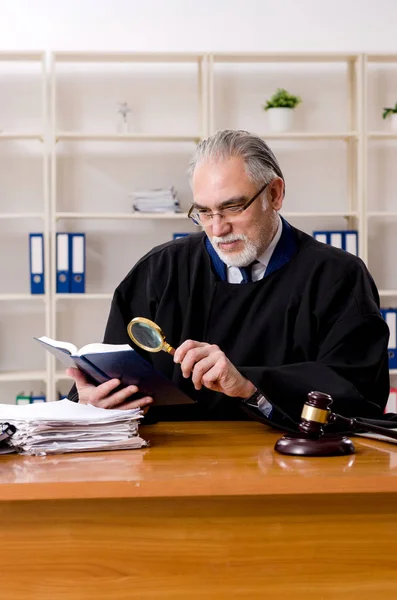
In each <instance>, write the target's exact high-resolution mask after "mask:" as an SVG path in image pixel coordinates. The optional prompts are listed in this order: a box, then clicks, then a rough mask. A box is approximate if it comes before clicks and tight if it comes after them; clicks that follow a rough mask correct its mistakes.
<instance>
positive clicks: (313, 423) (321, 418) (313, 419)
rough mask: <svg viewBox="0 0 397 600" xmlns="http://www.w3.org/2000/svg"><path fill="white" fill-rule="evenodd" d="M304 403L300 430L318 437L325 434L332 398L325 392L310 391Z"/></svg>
mask: <svg viewBox="0 0 397 600" xmlns="http://www.w3.org/2000/svg"><path fill="white" fill-rule="evenodd" d="M307 397H308V399H307V400H306V402H305V404H304V405H303V409H302V413H301V422H300V424H299V431H301V432H302V433H305V434H306V435H307V436H308V437H310V438H313V439H318V438H320V437H321V436H322V435H323V434H324V425H326V424H327V423H328V418H329V415H330V414H331V411H330V409H329V407H330V405H331V404H332V398H331V396H330V395H329V394H324V393H323V392H309V394H308V395H307Z"/></svg>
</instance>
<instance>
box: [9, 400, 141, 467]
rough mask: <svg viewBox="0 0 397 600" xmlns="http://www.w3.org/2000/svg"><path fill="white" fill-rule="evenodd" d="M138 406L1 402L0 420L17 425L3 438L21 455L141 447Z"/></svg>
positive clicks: (139, 411) (63, 401)
mask: <svg viewBox="0 0 397 600" xmlns="http://www.w3.org/2000/svg"><path fill="white" fill-rule="evenodd" d="M142 416H143V414H142V411H141V410H139V409H131V410H113V409H112V410H106V409H103V408H96V407H95V406H91V405H85V404H78V403H76V402H70V401H69V400H60V401H58V402H47V403H42V404H28V405H26V406H23V405H22V406H20V405H10V404H0V422H7V423H10V424H11V425H14V426H15V427H16V432H15V433H14V434H13V435H12V436H11V437H10V438H9V439H8V440H7V441H6V443H7V444H8V445H9V446H10V447H12V448H14V450H15V451H16V452H19V453H20V454H31V455H40V456H42V455H45V454H62V453H64V452H86V451H92V450H125V449H130V448H142V446H147V442H145V440H143V439H142V438H141V437H140V436H139V435H138V422H139V419H141V418H142Z"/></svg>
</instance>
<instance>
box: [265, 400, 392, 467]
mask: <svg viewBox="0 0 397 600" xmlns="http://www.w3.org/2000/svg"><path fill="white" fill-rule="evenodd" d="M331 404H332V397H331V396H330V395H329V394H325V393H324V392H310V393H309V394H308V399H307V401H306V402H305V404H304V406H303V409H302V413H301V421H300V423H299V431H300V432H301V434H303V435H300V434H299V433H297V434H289V435H286V436H284V437H282V438H281V439H280V440H278V442H277V443H276V445H275V450H277V452H280V453H281V454H293V455H299V456H336V455H341V454H352V453H353V452H355V448H354V445H353V442H352V441H351V440H350V439H349V438H347V437H346V436H344V435H340V434H339V435H338V434H328V433H326V432H325V430H324V429H325V427H326V425H328V424H332V423H335V424H337V425H343V428H344V429H345V431H348V432H351V433H354V432H355V431H359V430H362V431H370V432H374V433H380V434H382V435H387V436H388V437H390V438H394V439H397V431H396V430H395V429H390V428H389V427H395V426H397V423H391V422H387V421H385V426H380V425H377V424H374V423H372V422H371V421H370V420H367V419H364V418H360V417H355V418H351V419H349V418H347V417H342V415H338V414H336V413H333V412H331V410H330V408H329V407H330V406H331ZM386 423H387V424H388V425H389V427H387V426H386Z"/></svg>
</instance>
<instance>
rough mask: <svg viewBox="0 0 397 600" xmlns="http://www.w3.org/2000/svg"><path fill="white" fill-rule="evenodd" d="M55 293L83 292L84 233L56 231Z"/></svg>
mask: <svg viewBox="0 0 397 600" xmlns="http://www.w3.org/2000/svg"><path fill="white" fill-rule="evenodd" d="M56 254H57V293H58V294H83V293H84V292H85V262H86V261H85V234H84V233H57V252H56Z"/></svg>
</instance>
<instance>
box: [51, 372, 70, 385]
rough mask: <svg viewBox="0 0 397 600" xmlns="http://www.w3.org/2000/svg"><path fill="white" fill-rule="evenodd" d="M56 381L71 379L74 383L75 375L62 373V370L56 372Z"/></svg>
mask: <svg viewBox="0 0 397 600" xmlns="http://www.w3.org/2000/svg"><path fill="white" fill-rule="evenodd" d="M55 381H70V382H71V384H72V383H73V377H69V375H66V373H62V371H57V372H56V373H55Z"/></svg>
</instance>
